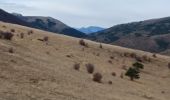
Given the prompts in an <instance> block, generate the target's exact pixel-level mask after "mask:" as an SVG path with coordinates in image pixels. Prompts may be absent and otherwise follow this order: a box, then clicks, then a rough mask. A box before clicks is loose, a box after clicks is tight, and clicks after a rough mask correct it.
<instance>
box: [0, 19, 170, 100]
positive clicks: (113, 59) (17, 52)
mask: <svg viewBox="0 0 170 100" xmlns="http://www.w3.org/2000/svg"><path fill="white" fill-rule="evenodd" d="M11 29H12V30H11ZM0 30H1V31H3V32H6V31H9V32H10V31H12V33H13V34H14V37H13V38H12V40H5V39H0V84H1V85H0V100H168V99H169V98H170V95H169V94H170V87H169V82H170V69H168V63H169V61H170V57H167V56H162V55H156V56H153V54H152V53H148V52H143V51H138V50H132V49H127V48H122V47H119V46H112V45H106V44H102V48H100V44H99V43H96V42H92V41H88V40H84V41H85V43H86V44H88V46H87V47H86V46H82V45H80V44H79V41H80V39H78V38H73V37H68V36H64V35H59V34H53V33H49V32H45V31H41V30H37V29H31V28H27V27H23V26H19V25H14V24H7V23H2V22H0ZM31 31H32V32H31ZM137 58H138V59H139V58H140V59H141V60H142V64H144V69H143V70H142V72H141V74H140V77H141V78H140V79H139V80H135V81H130V79H129V78H128V77H127V76H125V75H124V74H125V72H126V70H127V69H128V67H131V66H132V64H133V63H134V62H136V60H137ZM146 58H147V59H149V60H147V59H146ZM78 63H79V64H80V69H79V70H75V68H74V65H75V64H78ZM88 63H90V64H92V65H94V73H96V72H99V73H101V75H102V77H103V78H102V80H101V83H98V82H94V81H93V74H89V73H88V72H87V70H86V64H88ZM112 74H113V75H112ZM114 74H115V75H114ZM120 76H121V77H120ZM108 82H109V83H108Z"/></svg>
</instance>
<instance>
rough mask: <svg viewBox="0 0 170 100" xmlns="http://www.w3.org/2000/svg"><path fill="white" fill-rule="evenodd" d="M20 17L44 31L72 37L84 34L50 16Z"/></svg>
mask: <svg viewBox="0 0 170 100" xmlns="http://www.w3.org/2000/svg"><path fill="white" fill-rule="evenodd" d="M20 18H21V16H20ZM22 19H23V20H24V21H26V22H28V23H31V25H33V26H34V27H35V28H38V29H42V30H45V31H50V32H55V33H61V34H65V35H69V36H73V37H85V36H86V35H85V33H82V32H80V31H78V30H76V29H74V28H71V27H69V26H68V25H66V24H64V23H62V22H61V21H59V20H57V19H54V18H52V17H42V16H22Z"/></svg>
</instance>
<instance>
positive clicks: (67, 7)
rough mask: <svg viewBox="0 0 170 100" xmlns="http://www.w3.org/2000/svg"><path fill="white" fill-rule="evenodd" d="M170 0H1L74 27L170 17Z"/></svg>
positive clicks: (9, 7)
mask: <svg viewBox="0 0 170 100" xmlns="http://www.w3.org/2000/svg"><path fill="white" fill-rule="evenodd" d="M169 4H170V0H0V8H1V9H4V10H6V11H7V12H10V13H13V12H15V13H20V14H22V15H24V16H50V17H53V18H56V19H58V20H60V21H62V22H64V23H65V24H67V25H69V26H71V27H76V28H79V27H87V26H100V27H105V28H108V27H111V26H113V25H116V24H122V23H128V22H133V21H142V20H146V19H152V18H161V17H168V16H170V6H169Z"/></svg>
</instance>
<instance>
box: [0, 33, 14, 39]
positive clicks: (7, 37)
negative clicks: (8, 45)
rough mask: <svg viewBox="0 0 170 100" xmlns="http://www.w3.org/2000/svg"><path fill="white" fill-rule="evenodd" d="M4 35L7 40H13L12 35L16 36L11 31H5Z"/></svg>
mask: <svg viewBox="0 0 170 100" xmlns="http://www.w3.org/2000/svg"><path fill="white" fill-rule="evenodd" d="M2 35H3V38H4V39H6V40H12V37H13V36H14V35H13V34H12V33H11V32H3V33H2Z"/></svg>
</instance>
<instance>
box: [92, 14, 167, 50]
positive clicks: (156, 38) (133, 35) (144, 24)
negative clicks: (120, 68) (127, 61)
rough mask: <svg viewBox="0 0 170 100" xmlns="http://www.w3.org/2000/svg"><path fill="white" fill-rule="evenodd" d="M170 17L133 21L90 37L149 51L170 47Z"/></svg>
mask: <svg viewBox="0 0 170 100" xmlns="http://www.w3.org/2000/svg"><path fill="white" fill-rule="evenodd" d="M169 33H170V17H165V18H160V19H151V20H145V21H139V22H132V23H126V24H120V25H116V26H113V27H111V28H109V29H106V30H103V31H100V32H97V33H93V34H91V35H90V39H92V40H95V41H100V42H104V43H109V44H114V45H119V46H123V47H128V48H133V49H139V50H144V51H149V52H158V53H160V52H166V51H169V49H170V34H169Z"/></svg>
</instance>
